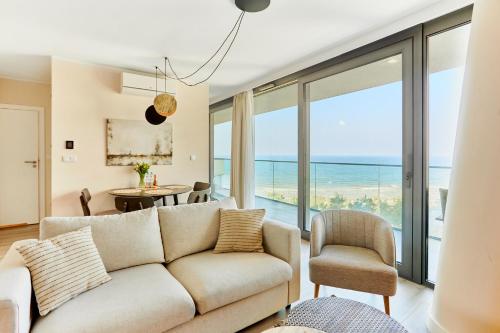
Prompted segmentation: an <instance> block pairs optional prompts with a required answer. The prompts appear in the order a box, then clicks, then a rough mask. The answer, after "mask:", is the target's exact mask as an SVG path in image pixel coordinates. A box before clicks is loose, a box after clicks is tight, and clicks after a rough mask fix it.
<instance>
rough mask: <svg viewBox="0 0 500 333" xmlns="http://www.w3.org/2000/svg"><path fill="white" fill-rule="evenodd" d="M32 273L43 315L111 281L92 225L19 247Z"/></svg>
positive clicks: (32, 280)
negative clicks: (98, 248) (94, 237)
mask: <svg viewBox="0 0 500 333" xmlns="http://www.w3.org/2000/svg"><path fill="white" fill-rule="evenodd" d="M17 251H18V252H19V253H20V254H21V256H22V257H23V259H24V262H25V264H26V266H27V267H28V269H29V270H30V273H31V282H32V285H33V289H34V291H35V296H36V301H37V303H38V310H39V312H40V315H41V316H45V315H46V314H48V313H49V312H50V311H52V310H54V309H56V308H57V307H59V306H60V305H61V304H63V303H65V302H67V301H69V300H70V299H72V298H74V297H76V296H77V295H79V294H81V293H83V292H85V291H87V290H90V289H92V288H95V287H97V286H99V285H101V284H103V283H105V282H108V281H109V280H111V277H110V276H109V275H108V273H106V269H105V268H104V264H103V263H102V260H101V257H100V256H99V252H97V248H96V246H95V244H94V241H93V240H92V232H91V228H90V226H87V227H85V228H82V229H80V230H78V231H72V232H68V233H66V234H62V235H59V236H57V237H54V238H50V239H47V240H43V241H36V240H33V241H31V242H30V243H28V244H25V245H21V246H20V247H18V248H17Z"/></svg>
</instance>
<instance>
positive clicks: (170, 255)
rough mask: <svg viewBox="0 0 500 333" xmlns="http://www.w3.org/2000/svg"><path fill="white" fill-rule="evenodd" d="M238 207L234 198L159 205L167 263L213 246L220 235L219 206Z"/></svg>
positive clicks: (225, 207) (226, 207)
mask: <svg viewBox="0 0 500 333" xmlns="http://www.w3.org/2000/svg"><path fill="white" fill-rule="evenodd" d="M220 208H224V209H236V208H237V206H236V201H234V198H227V199H223V200H220V201H210V202H207V203H196V204H188V205H179V206H168V207H160V208H158V215H159V217H160V229H161V236H162V239H163V248H164V250H165V260H166V262H167V263H169V262H171V261H174V260H175V259H177V258H180V257H184V256H187V255H190V254H193V253H198V252H202V251H206V250H209V249H213V248H214V247H215V244H216V243H217V238H218V237H219V216H220V214H219V209H220Z"/></svg>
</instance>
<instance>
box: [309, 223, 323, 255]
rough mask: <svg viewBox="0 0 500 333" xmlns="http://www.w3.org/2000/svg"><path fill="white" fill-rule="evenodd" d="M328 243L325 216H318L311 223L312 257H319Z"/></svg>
mask: <svg viewBox="0 0 500 333" xmlns="http://www.w3.org/2000/svg"><path fill="white" fill-rule="evenodd" d="M325 242H326V225H325V220H324V219H323V215H321V214H316V215H314V216H313V218H312V221H311V239H310V246H311V251H310V257H311V258H313V257H317V256H319V254H320V253H321V249H322V248H323V246H325Z"/></svg>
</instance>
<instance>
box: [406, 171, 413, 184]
mask: <svg viewBox="0 0 500 333" xmlns="http://www.w3.org/2000/svg"><path fill="white" fill-rule="evenodd" d="M405 180H406V186H408V187H411V186H412V183H413V173H411V172H407V173H406V176H405Z"/></svg>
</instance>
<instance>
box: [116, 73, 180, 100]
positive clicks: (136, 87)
mask: <svg viewBox="0 0 500 333" xmlns="http://www.w3.org/2000/svg"><path fill="white" fill-rule="evenodd" d="M156 82H158V93H159V94H160V93H163V92H167V93H169V94H172V95H175V81H174V80H170V79H167V82H166V87H165V79H164V78H158V81H156V79H155V77H154V76H149V75H143V74H135V73H127V72H122V91H121V93H122V94H132V95H142V96H155V92H156Z"/></svg>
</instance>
